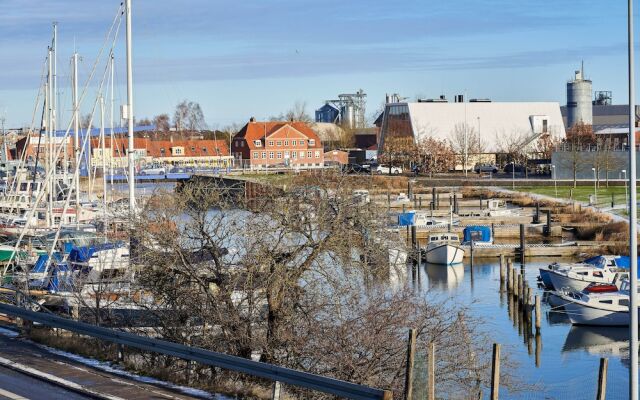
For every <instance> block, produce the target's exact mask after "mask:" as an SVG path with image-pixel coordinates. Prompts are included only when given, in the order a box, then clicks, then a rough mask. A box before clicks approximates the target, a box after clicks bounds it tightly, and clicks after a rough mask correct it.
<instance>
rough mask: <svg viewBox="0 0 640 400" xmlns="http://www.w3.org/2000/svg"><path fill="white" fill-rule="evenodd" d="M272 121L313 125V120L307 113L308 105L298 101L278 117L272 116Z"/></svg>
mask: <svg viewBox="0 0 640 400" xmlns="http://www.w3.org/2000/svg"><path fill="white" fill-rule="evenodd" d="M269 119H270V120H271V121H300V122H304V123H307V124H312V123H313V118H311V116H310V115H309V114H308V113H307V103H306V102H304V101H296V102H295V104H294V105H293V107H291V108H290V109H289V110H287V111H286V112H284V113H281V114H280V115H277V116H271V117H270V118H269Z"/></svg>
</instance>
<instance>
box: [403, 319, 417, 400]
mask: <svg viewBox="0 0 640 400" xmlns="http://www.w3.org/2000/svg"><path fill="white" fill-rule="evenodd" d="M415 356H416V330H415V329H409V340H408V342H407V369H406V372H405V376H404V377H405V379H404V398H405V400H413V361H414V359H415Z"/></svg>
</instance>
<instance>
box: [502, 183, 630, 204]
mask: <svg viewBox="0 0 640 400" xmlns="http://www.w3.org/2000/svg"><path fill="white" fill-rule="evenodd" d="M509 189H510V188H509ZM516 190H517V191H520V192H527V193H535V194H541V195H545V196H551V197H557V198H560V199H571V198H572V199H573V200H577V201H584V202H588V201H589V195H592V194H593V193H594V189H593V186H578V187H576V188H572V187H567V186H558V188H557V192H556V188H555V187H554V186H553V185H550V186H525V187H518V186H516ZM597 194H598V205H599V206H604V205H609V206H610V205H611V195H613V196H614V201H615V204H622V203H624V202H625V188H624V186H611V187H604V185H603V186H601V187H600V188H598V190H597Z"/></svg>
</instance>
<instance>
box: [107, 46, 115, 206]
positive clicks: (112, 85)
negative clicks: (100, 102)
mask: <svg viewBox="0 0 640 400" xmlns="http://www.w3.org/2000/svg"><path fill="white" fill-rule="evenodd" d="M113 67H114V59H113V53H111V93H109V95H110V96H111V112H110V113H109V118H110V119H111V121H110V123H109V126H110V127H111V132H110V136H109V151H110V153H109V175H111V192H112V193H113V154H114V150H115V147H114V141H113V139H114V138H113V136H114V135H113V119H114V118H113V111H114V109H115V101H116V98H115V95H114V90H113V89H114V85H115V84H114V83H113V77H114V71H113ZM111 200H112V201H113V199H111Z"/></svg>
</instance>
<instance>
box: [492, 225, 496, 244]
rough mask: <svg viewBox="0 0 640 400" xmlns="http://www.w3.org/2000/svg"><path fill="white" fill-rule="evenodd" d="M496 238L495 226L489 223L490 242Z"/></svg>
mask: <svg viewBox="0 0 640 400" xmlns="http://www.w3.org/2000/svg"><path fill="white" fill-rule="evenodd" d="M495 237H496V225H495V223H493V222H492V223H491V240H493V238H495Z"/></svg>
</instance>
